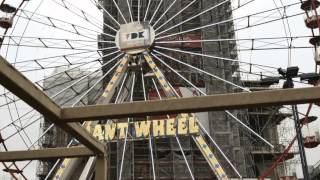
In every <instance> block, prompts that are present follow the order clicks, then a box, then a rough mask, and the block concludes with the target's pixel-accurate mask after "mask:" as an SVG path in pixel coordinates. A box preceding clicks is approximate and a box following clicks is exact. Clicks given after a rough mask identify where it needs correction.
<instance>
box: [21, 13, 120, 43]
mask: <svg viewBox="0 0 320 180" xmlns="http://www.w3.org/2000/svg"><path fill="white" fill-rule="evenodd" d="M21 12H22V13H23V15H24V16H21V15H19V16H18V17H21V18H25V19H28V20H30V21H33V22H36V23H40V24H42V25H46V26H50V27H53V28H57V29H60V30H63V31H66V32H69V33H72V34H76V35H79V36H83V37H87V36H86V35H83V34H81V33H80V32H81V30H83V31H87V33H88V32H90V34H92V33H93V34H103V35H106V36H109V37H111V38H114V37H115V36H114V35H112V34H108V33H105V32H98V31H96V30H94V29H91V28H87V27H84V26H81V25H78V24H74V23H72V22H68V21H65V20H61V19H57V18H54V17H50V16H47V15H42V14H39V13H33V15H34V16H33V17H32V18H31V15H29V14H30V13H32V12H30V11H28V10H23V9H21ZM60 23H61V24H63V25H65V26H69V29H66V28H62V27H61V26H62V25H60ZM58 25H59V26H58ZM70 29H73V31H72V30H70ZM87 38H89V39H93V38H90V37H87Z"/></svg>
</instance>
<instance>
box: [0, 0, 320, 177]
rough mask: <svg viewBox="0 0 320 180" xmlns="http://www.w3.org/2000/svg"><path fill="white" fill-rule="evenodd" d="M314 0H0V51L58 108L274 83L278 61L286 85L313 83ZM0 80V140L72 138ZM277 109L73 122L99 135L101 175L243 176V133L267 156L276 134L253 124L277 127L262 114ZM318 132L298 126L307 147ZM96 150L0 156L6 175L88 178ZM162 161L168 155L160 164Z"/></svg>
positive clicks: (246, 154)
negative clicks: (103, 152) (290, 78)
mask: <svg viewBox="0 0 320 180" xmlns="http://www.w3.org/2000/svg"><path fill="white" fill-rule="evenodd" d="M319 4H320V3H319V2H318V1H316V0H308V1H298V0H296V1H292V0H290V1H289V0H273V1H270V2H265V1H263V0H214V1H213V0H207V1H206V0H202V1H201V0H83V1H81V2H79V1H75V0H47V1H44V0H32V1H29V0H19V1H18V0H2V2H1V5H0V11H1V17H0V27H1V32H0V33H1V35H0V45H1V46H0V53H1V56H2V57H3V59H5V60H7V61H8V62H9V63H10V64H11V65H12V66H13V67H14V68H16V69H17V70H18V71H20V72H21V73H22V74H23V75H24V76H26V77H27V78H28V79H29V80H30V81H32V82H33V83H34V85H35V86H36V87H38V88H39V89H41V90H42V91H43V92H45V93H46V94H47V95H48V96H49V97H50V98H51V99H52V101H54V102H55V103H56V104H57V105H59V106H61V107H79V106H87V105H93V104H98V105H101V104H112V103H113V104H121V103H127V102H134V101H153V100H166V99H178V98H182V97H193V96H207V95H212V94H221V93H235V92H248V93H250V92H252V91H259V90H264V89H266V88H269V87H270V86H272V87H273V88H279V87H280V85H279V82H280V83H281V82H282V79H286V77H287V76H286V75H283V73H286V70H287V71H289V70H292V71H294V72H295V74H296V75H295V77H300V79H301V81H299V80H294V82H295V83H296V84H299V85H301V86H317V85H318V81H319V78H320V76H319V74H318V73H317V71H318V66H319V65H320V58H319V57H320V56H319V54H320V52H319V49H318V46H319V44H320V43H319V42H320V38H319V36H320V34H319V32H318V29H320V28H319V27H320V26H319V25H320V23H319V15H318V13H317V12H318V11H317V8H318V6H319ZM304 20H305V21H304ZM298 27H299V28H298ZM300 27H301V28H300ZM308 28H309V29H311V31H309V30H308ZM309 41H310V43H309ZM301 54H303V55H301ZM314 54H315V55H314ZM301 58H303V60H304V62H300V61H301ZM293 65H299V67H300V69H302V71H301V70H300V71H299V69H298V68H297V67H295V66H293ZM281 67H286V68H287V67H288V68H287V69H285V70H284V69H281ZM279 68H280V69H279ZM314 69H315V70H314ZM305 71H308V72H312V73H303V72H305ZM253 86H255V87H253ZM256 86H258V87H256ZM1 91H2V92H1V93H0V112H1V115H3V118H4V120H3V121H2V122H1V126H0V143H1V145H0V150H1V151H9V150H21V149H22V150H26V149H27V150H32V149H39V148H56V147H75V146H80V145H81V143H80V142H79V141H78V140H76V139H75V138H73V137H72V136H70V135H69V134H68V132H64V131H63V130H61V129H60V128H58V127H56V125H55V124H54V123H52V122H51V121H50V120H49V119H47V118H44V117H43V115H42V114H40V113H38V112H37V111H36V110H35V109H33V108H32V107H30V106H28V105H27V104H26V103H25V102H23V101H22V100H21V99H20V98H19V97H18V96H17V95H15V94H13V93H12V92H10V91H8V90H7V89H5V88H1ZM160 105H161V104H159V106H160ZM314 107H315V108H316V106H314ZM280 108H283V109H285V110H287V111H289V112H290V111H291V110H292V109H291V108H290V107H277V108H271V110H272V111H273V113H272V114H271V115H272V116H271V115H270V116H268V117H269V120H268V121H267V122H264V124H263V125H257V124H255V123H254V124H253V123H251V120H250V117H249V115H248V111H247V110H236V111H228V110H226V111H222V112H205V113H183V114H176V113H173V114H164V115H162V116H148V117H143V116H142V117H139V118H138V117H135V118H131V117H130V118H125V119H123V118H122V119H121V118H120V119H117V118H114V119H104V120H92V121H82V122H81V126H82V128H83V129H86V130H87V131H88V132H89V133H90V134H91V135H92V136H94V137H95V138H96V139H98V140H100V141H102V142H105V144H107V147H108V150H109V154H108V157H106V158H107V159H108V169H110V171H111V172H108V176H109V178H110V179H119V180H121V179H154V180H155V179H161V178H162V179H163V178H164V179H165V178H167V179H183V178H185V179H201V178H202V179H206V178H207V179H213V178H216V179H229V178H242V177H248V178H249V177H258V176H259V173H257V171H258V170H257V168H256V167H252V166H255V165H254V162H253V161H254V159H252V156H251V155H250V152H252V151H253V150H252V151H251V149H250V148H251V147H252V144H256V146H261V147H262V146H263V147H266V148H267V149H268V150H270V149H272V150H273V151H272V152H275V151H279V152H280V153H278V154H277V155H279V154H281V153H282V152H283V150H284V147H283V145H280V146H278V145H279V144H277V142H276V141H278V139H277V138H278V137H277V138H276V139H275V140H274V139H273V137H268V136H269V135H270V134H266V133H267V132H266V131H264V130H265V129H266V128H268V127H269V128H270V129H272V128H274V127H276V125H277V123H278V122H272V121H271V120H272V118H274V116H273V115H275V114H277V113H278V112H279V109H280ZM310 109H311V108H309V111H308V113H307V115H308V114H309V112H310ZM269 110H270V109H268V111H269ZM271 110H270V111H271ZM249 114H250V113H249ZM252 114H253V113H251V115H252ZM300 115H302V116H305V114H304V112H300ZM257 116H258V115H257ZM259 116H262V115H261V113H260V114H259ZM279 116H280V115H279ZM279 116H276V117H277V118H279ZM291 116H292V114H290V113H287V114H286V115H281V117H282V118H283V119H284V118H292V117H291ZM281 117H280V118H279V119H281ZM310 119H313V120H316V119H317V118H316V117H313V118H310ZM257 121H258V122H260V120H257ZM214 122H216V123H214ZM280 122H281V120H279V123H280ZM257 126H259V128H256V127H257ZM270 132H271V131H270ZM270 132H269V133H270ZM276 132H277V133H278V132H282V131H276ZM280 136H282V134H281V135H280ZM283 136H285V135H283ZM318 136H319V135H315V136H311V135H310V136H308V137H307V139H308V142H309V140H310V138H311V140H312V143H313V144H316V146H317V145H318V144H319V142H320V137H318ZM223 137H227V138H226V139H223ZM290 138H291V137H290ZM286 145H288V144H286ZM233 146H235V147H236V148H235V147H233ZM246 147H247V148H248V149H246ZM249 147H250V148H249ZM139 148H140V149H139ZM275 149H279V150H275ZM259 150H261V148H260V149H259ZM229 151H231V152H229ZM292 154H294V153H292ZM257 156H258V155H257ZM260 156H261V155H259V157H260ZM200 157H201V158H200ZM263 157H264V156H263ZM197 158H199V159H197ZM96 161H97V158H96V157H87V158H80V157H78V158H73V159H69V158H66V159H59V160H54V161H53V160H50V161H49V160H48V161H47V160H45V161H40V162H38V161H25V162H11V163H7V162H3V163H2V166H1V167H2V169H4V170H3V171H4V172H3V174H7V175H9V176H10V177H12V178H14V179H20V178H22V179H33V177H34V176H36V175H37V176H38V178H39V179H92V178H93V177H94V176H95V172H94V167H95V162H96ZM171 161H175V162H177V165H175V164H174V163H172V164H173V165H172V164H171V165H168V164H170V163H168V162H171ZM251 161H252V162H251ZM180 162H181V163H180ZM197 163H198V164H197ZM199 164H200V165H199ZM203 164H204V165H203ZM167 166H171V167H170V168H169V167H167ZM269 166H270V163H269ZM79 167H81V168H79ZM197 167H198V168H197ZM266 167H267V165H266ZM78 171H79V172H78ZM208 173H209V175H206V176H203V174H208ZM210 173H211V174H210ZM163 174H164V175H163ZM260 175H261V173H260ZM282 175H283V174H282ZM0 177H1V173H0Z"/></svg>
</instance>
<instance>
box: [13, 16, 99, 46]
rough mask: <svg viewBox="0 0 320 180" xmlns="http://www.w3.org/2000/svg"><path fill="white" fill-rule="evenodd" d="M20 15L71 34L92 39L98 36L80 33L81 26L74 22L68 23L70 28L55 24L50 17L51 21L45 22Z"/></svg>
mask: <svg viewBox="0 0 320 180" xmlns="http://www.w3.org/2000/svg"><path fill="white" fill-rule="evenodd" d="M18 17H20V18H23V19H27V20H30V21H32V22H35V23H38V24H41V25H43V26H48V27H52V28H54V29H58V30H61V31H64V32H67V33H70V34H73V35H77V36H81V37H84V38H87V39H91V40H96V37H92V36H93V35H94V34H92V33H91V34H90V35H87V34H82V33H80V28H79V27H78V26H76V25H73V24H68V25H69V26H70V28H69V29H66V28H62V27H60V26H56V25H55V24H54V22H53V21H52V20H51V19H50V18H49V19H48V21H49V22H44V21H41V20H35V19H30V18H29V17H25V16H20V15H19V16H18ZM78 28H79V29H78ZM70 29H71V30H70Z"/></svg>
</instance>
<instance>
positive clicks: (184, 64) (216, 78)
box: [153, 50, 248, 91]
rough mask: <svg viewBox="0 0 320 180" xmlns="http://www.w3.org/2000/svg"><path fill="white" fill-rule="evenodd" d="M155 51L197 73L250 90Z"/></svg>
mask: <svg viewBox="0 0 320 180" xmlns="http://www.w3.org/2000/svg"><path fill="white" fill-rule="evenodd" d="M153 51H154V52H156V53H157V54H160V55H162V56H164V57H166V58H169V59H171V60H173V61H175V62H178V63H180V64H182V65H184V66H187V67H189V68H191V69H194V70H196V71H199V72H202V73H204V74H206V75H208V76H210V77H213V78H215V79H218V80H220V81H223V82H224V83H227V84H230V85H232V86H234V87H236V88H239V89H242V90H244V91H248V89H247V88H245V87H242V86H239V85H237V84H235V83H232V82H229V81H227V80H225V79H223V78H221V77H219V76H216V75H214V74H211V73H209V72H207V71H204V70H202V69H200V68H197V67H194V66H192V65H190V64H188V63H185V62H183V61H181V60H178V59H176V58H174V57H171V56H169V55H167V54H164V53H161V52H159V51H157V50H153Z"/></svg>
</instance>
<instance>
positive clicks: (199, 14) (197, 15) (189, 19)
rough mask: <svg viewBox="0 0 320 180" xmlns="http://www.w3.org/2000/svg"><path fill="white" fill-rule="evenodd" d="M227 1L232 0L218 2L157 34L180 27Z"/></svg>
mask: <svg viewBox="0 0 320 180" xmlns="http://www.w3.org/2000/svg"><path fill="white" fill-rule="evenodd" d="M227 2H230V0H225V1H222V2H221V3H219V4H216V5H214V6H212V7H210V8H208V9H206V10H204V11H202V12H200V13H198V14H196V15H194V16H191V17H190V18H188V19H186V20H184V21H182V22H180V23H178V24H176V25H174V26H171V27H169V28H167V29H166V30H164V31H161V32H159V33H158V34H157V35H156V36H159V35H160V34H163V33H165V32H167V31H169V30H171V29H173V28H176V27H178V26H180V25H182V24H184V23H186V22H189V21H191V20H192V19H194V18H196V17H199V16H201V15H202V14H205V13H207V12H209V11H211V10H214V9H216V8H218V7H219V6H221V5H223V4H225V3H227ZM156 31H157V30H156Z"/></svg>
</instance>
